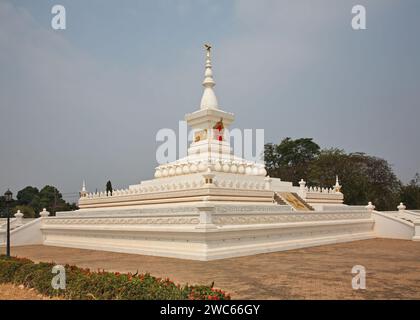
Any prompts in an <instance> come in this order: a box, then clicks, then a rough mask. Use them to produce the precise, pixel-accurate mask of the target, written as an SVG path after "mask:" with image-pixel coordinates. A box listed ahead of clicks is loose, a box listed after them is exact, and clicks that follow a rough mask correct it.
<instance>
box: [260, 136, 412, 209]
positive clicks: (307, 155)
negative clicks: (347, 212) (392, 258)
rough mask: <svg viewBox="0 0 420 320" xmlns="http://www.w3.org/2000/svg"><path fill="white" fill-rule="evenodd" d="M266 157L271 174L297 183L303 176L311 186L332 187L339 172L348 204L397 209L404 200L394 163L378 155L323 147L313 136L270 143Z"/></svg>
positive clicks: (410, 190)
mask: <svg viewBox="0 0 420 320" xmlns="http://www.w3.org/2000/svg"><path fill="white" fill-rule="evenodd" d="M264 160H265V161H266V168H267V172H268V174H269V175H270V176H272V177H277V178H281V179H282V180H286V181H292V182H293V183H294V184H295V185H296V184H297V183H298V182H299V180H300V179H301V178H303V179H305V180H306V182H307V185H308V186H319V187H332V186H333V185H334V184H335V178H336V175H338V176H339V177H340V182H341V184H342V185H343V188H342V191H343V193H344V202H345V203H346V204H350V205H366V204H367V203H368V201H372V202H373V203H374V204H375V206H376V207H377V208H378V209H379V210H395V208H396V206H397V205H398V202H399V201H400V200H399V199H400V195H401V188H402V184H401V182H400V181H399V180H398V178H397V177H396V175H395V174H394V172H393V170H392V167H391V166H390V164H389V163H388V162H387V161H386V160H384V159H381V158H378V157H373V156H369V155H366V154H364V153H349V154H347V153H346V152H345V151H344V150H341V149H336V148H332V149H324V150H322V151H321V150H320V147H319V145H318V144H316V143H315V142H313V141H312V139H310V138H302V139H296V140H292V139H290V138H286V139H284V140H282V141H281V143H280V144H279V145H276V144H271V143H270V144H266V145H265V148H264ZM410 188H411V189H410ZM410 188H406V189H404V190H405V191H406V194H405V196H406V197H409V196H408V194H410V195H411V197H414V198H415V197H416V193H415V192H414V191H413V190H417V189H415V188H414V187H410ZM410 201H411V202H410V203H412V205H413V206H414V205H416V202H415V201H414V200H410ZM417 207H419V205H417Z"/></svg>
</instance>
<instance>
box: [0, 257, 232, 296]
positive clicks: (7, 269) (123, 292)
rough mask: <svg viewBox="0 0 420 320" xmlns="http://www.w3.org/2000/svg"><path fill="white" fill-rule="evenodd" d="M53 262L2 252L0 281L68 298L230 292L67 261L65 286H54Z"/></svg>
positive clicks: (224, 294)
mask: <svg viewBox="0 0 420 320" xmlns="http://www.w3.org/2000/svg"><path fill="white" fill-rule="evenodd" d="M54 265H55V264H54V263H44V262H41V263H34V262H32V261H31V260H28V259H22V258H7V257H6V256H4V255H0V283H13V284H16V285H24V286H25V287H27V288H35V289H36V290H37V291H38V292H39V293H41V294H43V295H46V296H50V297H54V296H59V297H62V298H65V299H89V300H92V299H97V300H106V299H123V300H175V299H176V300H185V299H189V300H197V299H198V300H225V299H230V296H229V295H228V294H226V293H225V292H223V291H222V290H219V289H215V288H213V284H212V285H210V286H206V285H197V286H189V285H185V286H181V285H179V284H178V285H176V284H174V283H173V282H172V281H170V280H169V279H161V278H156V277H153V276H151V275H150V274H148V273H146V274H131V273H127V274H120V273H118V272H115V273H112V272H105V271H100V270H99V271H97V272H92V271H90V270H89V269H82V268H79V267H76V266H70V265H65V266H64V267H65V270H66V289H64V290H60V289H53V287H52V285H51V280H52V278H53V276H54V274H53V273H52V272H51V271H52V268H53V267H54Z"/></svg>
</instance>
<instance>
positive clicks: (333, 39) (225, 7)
mask: <svg viewBox="0 0 420 320" xmlns="http://www.w3.org/2000/svg"><path fill="white" fill-rule="evenodd" d="M55 4H61V5H63V6H64V7H65V8H66V13H67V17H66V20H67V21H66V22H67V29H66V30H62V31H56V30H53V29H52V28H51V19H52V16H53V15H52V14H51V8H52V6H53V5H55ZM356 4H361V5H364V6H365V7H366V9H367V30H363V31H354V30H353V29H352V28H351V19H352V14H351V8H352V7H353V6H354V5H356ZM419 13H420V2H419V1H417V0H405V1H400V2H396V1H391V0H369V1H367V0H363V1H362V0H357V1H349V0H344V1H334V0H317V1H309V0H305V1H303V0H302V1H278V0H271V1H269V0H265V1H252V0H232V1H223V0H216V1H210V0H200V1H193V0H173V1H169V0H157V1H134V0H126V1H124V2H120V1H116V0H109V1H100V0H89V1H82V0H71V1H70V0H61V1H60V2H59V3H57V2H56V1H50V0H39V1H36V2H34V1H30V0H14V1H10V0H0V193H1V194H2V193H4V191H5V190H6V189H7V188H11V189H12V190H13V191H14V192H15V193H16V192H17V191H18V190H20V189H22V188H23V187H25V186H27V185H32V186H37V187H39V188H40V187H43V186H44V185H46V184H50V185H54V186H56V187H57V188H58V189H59V190H60V191H62V192H63V193H64V195H65V198H66V199H68V200H70V201H76V200H77V197H76V193H77V191H78V190H79V189H80V187H81V183H82V180H83V179H85V180H86V182H87V187H88V189H89V190H90V191H95V189H104V188H105V183H106V181H107V180H111V181H112V182H113V186H114V187H115V188H123V187H125V186H127V185H129V184H135V183H139V181H141V180H144V179H149V178H152V175H153V172H154V167H155V166H156V159H155V151H156V148H157V147H158V145H159V144H158V143H157V142H156V141H155V135H156V132H157V131H158V130H159V129H161V128H173V129H175V130H177V127H178V121H179V120H182V119H183V117H184V114H185V113H188V112H192V111H194V110H196V109H198V106H199V102H200V98H201V94H202V87H201V82H202V79H203V70H204V51H203V48H202V46H203V43H205V42H210V43H211V44H212V45H213V70H214V76H215V80H216V84H217V85H216V87H215V90H216V94H217V97H218V100H219V104H220V107H221V108H222V109H223V110H226V111H230V112H233V113H235V116H236V121H235V123H234V124H233V127H237V128H243V129H245V128H253V129H258V128H264V129H265V140H266V142H274V143H278V142H280V141H281V140H282V139H283V138H285V137H292V138H300V137H311V138H314V141H315V142H317V143H318V144H320V146H321V147H322V148H330V147H338V148H342V149H344V150H346V151H347V152H365V153H367V154H370V155H374V156H378V157H381V158H384V159H386V160H388V161H389V162H390V163H391V164H392V165H393V168H394V170H395V172H396V173H397V175H398V176H399V178H400V179H402V181H404V182H407V181H408V180H410V179H411V178H412V177H413V176H414V174H415V173H416V172H420V148H419V140H420V133H419V132H420V131H419V127H418V123H419V119H420V105H419V101H420V63H419V57H420V43H419V41H418V34H419V31H420V19H418V17H419Z"/></svg>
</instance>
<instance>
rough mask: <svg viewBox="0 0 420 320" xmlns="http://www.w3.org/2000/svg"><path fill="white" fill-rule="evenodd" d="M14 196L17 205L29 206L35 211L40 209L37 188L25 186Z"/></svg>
mask: <svg viewBox="0 0 420 320" xmlns="http://www.w3.org/2000/svg"><path fill="white" fill-rule="evenodd" d="M16 198H17V202H18V205H21V206H30V207H32V208H33V210H34V211H35V212H36V213H38V212H39V211H40V210H41V209H42V208H41V204H40V196H39V190H38V188H35V187H32V186H27V187H25V188H23V189H22V190H20V191H19V192H18V193H17V195H16Z"/></svg>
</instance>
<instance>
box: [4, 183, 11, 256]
mask: <svg viewBox="0 0 420 320" xmlns="http://www.w3.org/2000/svg"><path fill="white" fill-rule="evenodd" d="M4 200H5V202H6V215H7V231H6V232H7V233H6V236H7V238H6V256H7V257H10V212H9V205H10V202H12V200H13V193H12V191H10V190H9V189H7V191H6V193H5V194H4Z"/></svg>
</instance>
